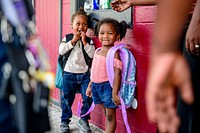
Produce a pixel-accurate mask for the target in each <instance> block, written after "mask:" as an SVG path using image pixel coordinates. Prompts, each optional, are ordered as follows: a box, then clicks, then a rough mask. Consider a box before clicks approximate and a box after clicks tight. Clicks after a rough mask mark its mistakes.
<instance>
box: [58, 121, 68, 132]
mask: <svg viewBox="0 0 200 133" xmlns="http://www.w3.org/2000/svg"><path fill="white" fill-rule="evenodd" d="M69 131H70V129H69V124H67V123H64V122H63V123H61V125H60V133H68V132H69Z"/></svg>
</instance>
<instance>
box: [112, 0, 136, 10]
mask: <svg viewBox="0 0 200 133" xmlns="http://www.w3.org/2000/svg"><path fill="white" fill-rule="evenodd" d="M110 6H111V7H112V9H113V10H115V11H117V12H122V11H124V10H126V9H128V8H129V7H131V6H132V4H131V1H130V0H113V1H112V2H111V3H110Z"/></svg>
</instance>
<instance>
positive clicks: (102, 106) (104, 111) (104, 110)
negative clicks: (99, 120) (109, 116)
mask: <svg viewBox="0 0 200 133" xmlns="http://www.w3.org/2000/svg"><path fill="white" fill-rule="evenodd" d="M100 106H101V108H102V110H103V113H104V115H105V116H106V108H105V106H104V105H103V104H102V103H101V104H100Z"/></svg>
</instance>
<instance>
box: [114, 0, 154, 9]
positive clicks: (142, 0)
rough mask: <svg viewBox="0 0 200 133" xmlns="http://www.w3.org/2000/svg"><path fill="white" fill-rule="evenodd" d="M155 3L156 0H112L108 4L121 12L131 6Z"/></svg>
mask: <svg viewBox="0 0 200 133" xmlns="http://www.w3.org/2000/svg"><path fill="white" fill-rule="evenodd" d="M155 4H157V1H156V0H113V1H112V2H111V3H110V5H111V7H112V9H113V10H115V11H117V12H122V11H124V10H126V9H128V8H130V7H131V6H148V5H155Z"/></svg>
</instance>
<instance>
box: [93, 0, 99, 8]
mask: <svg viewBox="0 0 200 133" xmlns="http://www.w3.org/2000/svg"><path fill="white" fill-rule="evenodd" d="M92 10H99V0H92Z"/></svg>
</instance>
